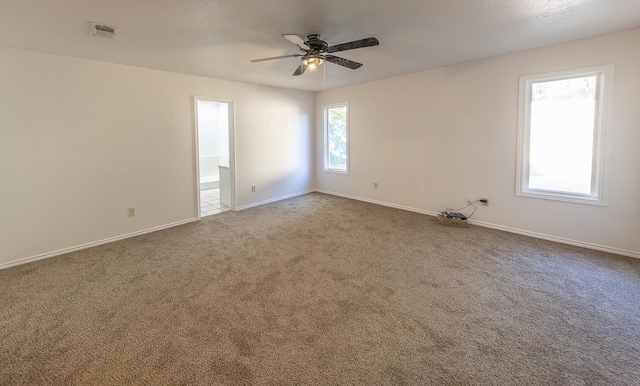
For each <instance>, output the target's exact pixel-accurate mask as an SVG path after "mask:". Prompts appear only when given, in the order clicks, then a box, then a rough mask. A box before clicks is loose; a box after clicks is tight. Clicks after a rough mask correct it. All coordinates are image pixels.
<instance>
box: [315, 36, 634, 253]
mask: <svg viewBox="0 0 640 386" xmlns="http://www.w3.org/2000/svg"><path fill="white" fill-rule="evenodd" d="M638 42H640V29H635V30H630V31H625V32H621V33H617V34H612V35H607V36H601V37H598V38H593V39H588V40H583V41H578V42H574V43H569V44H562V45H558V46H553V47H546V48H542V49H537V50H532V51H527V52H521V53H516V54H512V55H507V56H502V57H498V58H493V59H488V60H482V61H476V62H472V63H467V64H462V65H457V66H451V67H446V68H441V69H437V70H433V71H427V72H422V73H417V74H412V75H408V76H402V77H397V78H392V79H386V80H381V81H377V82H371V83H366V84H361V85H356V86H351V87H347V88H342V89H335V90H329V91H326V92H323V93H319V94H317V95H316V109H315V110H316V115H315V117H316V118H315V119H316V185H317V188H318V189H319V190H324V191H328V192H334V193H338V194H341V195H348V196H352V197H357V198H361V199H365V200H371V201H378V202H383V203H388V204H391V205H395V206H404V207H408V208H412V209H414V210H417V211H422V212H425V213H435V212H439V211H441V210H443V209H444V208H445V206H449V207H457V206H462V205H463V204H464V202H465V201H464V200H465V198H467V197H469V198H481V197H488V198H489V199H490V206H489V207H479V208H478V211H477V212H476V214H475V215H474V216H473V219H475V220H477V221H480V222H483V223H485V225H491V226H494V227H498V228H502V229H507V230H510V231H515V232H522V233H526V234H534V233H537V234H541V235H546V236H544V237H548V238H551V239H555V240H560V241H565V242H569V243H574V244H578V245H587V246H592V247H595V248H600V249H604V250H609V251H614V252H617V253H622V254H627V255H631V256H635V257H640V237H638V236H639V235H640V199H639V198H640V151H639V149H640V108H639V107H640V105H639V104H638V103H639V99H638V95H639V90H640V50H638ZM604 63H615V86H614V100H613V120H612V126H611V128H610V129H611V130H610V132H609V134H610V135H609V138H608V148H609V152H608V158H607V178H608V206H606V207H598V206H591V205H581V204H573V203H565V202H557V201H548V200H539V199H531V198H523V197H516V196H515V193H514V192H515V176H516V135H517V126H518V79H519V77H520V76H522V75H531V74H539V73H546V72H552V71H558V70H565V69H571V68H579V67H586V66H591V65H596V64H604ZM337 102H349V107H350V114H351V115H350V133H351V137H350V151H351V153H350V156H351V157H350V167H351V173H350V174H349V175H347V176H344V175H338V174H331V173H325V172H323V171H322V154H323V153H322V152H323V148H322V146H323V142H322V130H323V129H322V127H323V126H322V114H321V112H322V105H323V104H330V103H337ZM373 182H378V183H379V189H378V190H374V189H373ZM419 186H424V187H426V192H425V195H419V194H418V187H419Z"/></svg>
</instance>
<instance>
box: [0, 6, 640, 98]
mask: <svg viewBox="0 0 640 386" xmlns="http://www.w3.org/2000/svg"><path fill="white" fill-rule="evenodd" d="M92 21H93V22H98V23H104V24H107V25H113V26H116V27H118V29H117V33H116V34H117V37H116V39H115V40H104V39H99V38H94V37H90V36H89V29H90V23H91V22H92ZM639 26H640V1H639V0H396V1H391V0H340V1H338V0H317V1H309V0H263V1H257V0H102V1H98V0H0V45H1V46H8V47H16V48H22V49H28V50H34V51H40V52H47V53H54V54H61V55H67V56H74V57H81V58H88V59H95V60H101V61H108V62H114V63H122V64H129V65H135V66H140V67H147V68H155V69H161V70H167V71H174V72H180V73H185V74H193V75H200V76H206V77H212V78H221V79H228V80H236V81H242V82H249V83H256V84H263V85H269V86H278V87H286V88H292V89H299V90H309V91H319V90H322V89H324V88H326V89H330V88H336V87H342V86H347V85H352V84H356V83H362V82H367V81H372V80H377V79H382V78H388V77H392V76H397V75H402V74H408V73H413V72H419V71H424V70H428V69H432V68H437V67H442V66H446V65H450V64H455V63H462V62H468V61H471V60H476V59H480V58H486V57H491V56H497V55H502V54H506V53H511V52H516V51H522V50H527V49H531V48H536V47H541V46H546V45H552V44H557V43H563V42H567V41H572V40H577V39H582V38H587V37H591V36H596V35H602V34H606V33H610V32H615V31H620V30H624V29H629V28H635V27H639ZM283 33H289V34H297V35H299V36H301V37H306V36H307V35H308V34H312V33H318V34H320V35H321V37H322V39H324V40H326V41H327V42H328V43H329V44H330V45H335V44H338V43H344V42H347V41H352V40H358V39H362V38H366V37H370V36H374V37H376V38H378V40H380V45H379V46H377V47H368V48H362V49H357V50H353V51H347V52H339V53H337V54H336V55H337V56H342V57H345V58H348V59H351V60H355V61H358V62H361V63H364V66H363V67H362V68H360V69H358V70H350V69H347V68H343V67H340V66H337V65H334V64H330V63H327V64H325V65H323V66H321V67H320V68H318V69H316V70H314V71H309V70H308V71H307V72H306V73H305V74H303V75H302V76H296V77H294V76H292V75H291V74H292V73H293V71H294V70H295V69H296V67H297V66H298V64H299V60H300V59H299V58H287V59H280V60H277V61H268V62H261V63H250V62H249V61H250V60H251V59H257V58H263V57H270V56H278V55H287V54H295V53H298V52H299V50H298V49H297V48H296V46H294V45H293V44H291V43H290V42H288V41H287V40H285V39H284V38H282V37H281V34H283Z"/></svg>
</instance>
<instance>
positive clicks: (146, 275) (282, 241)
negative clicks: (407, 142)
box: [0, 193, 640, 385]
mask: <svg viewBox="0 0 640 386" xmlns="http://www.w3.org/2000/svg"><path fill="white" fill-rule="evenodd" d="M639 295H640V260H635V259H632V258H625V257H620V256H615V255H610V254H606V253H601V252H596V251H590V250H585V249H581V248H575V247H570V246H566V245H560V244H555V243H551V242H546V241H540V240H536V239H532V238H528V237H524V236H518V235H514V234H509V233H504V232H500V231H495V230H491V229H486V228H480V227H474V226H471V227H470V228H467V229H461V228H451V227H443V226H441V225H439V224H438V223H437V221H436V219H435V218H433V217H430V216H426V215H421V214H417V213H411V212H406V211H401V210H397V209H392V208H387V207H381V206H376V205H372V204H368V203H363V202H358V201H352V200H348V199H344V198H339V197H333V196H328V195H323V194H319V193H313V194H308V195H305V196H301V197H296V198H293V199H289V200H285V201H280V202H277V203H273V204H268V205H264V206H260V207H256V208H252V209H247V210H244V211H240V212H226V213H222V214H219V215H216V216H212V217H207V218H204V219H203V220H202V221H200V222H198V223H192V224H187V225H184V226H180V227H176V228H172V229H168V230H164V231H160V232H156V233H152V234H148V235H144V236H140V237H135V238H131V239H127V240H124V241H120V242H115V243H111V244H108V245H103V246H99V247H95V248H91V249H87V250H83V251H79V252H75V253H70V254H67V255H63V256H58V257H54V258H50V259H47V260H43V261H39V262H35V263H32V264H27V265H23V266H18V267H14V268H10V269H6V270H3V271H0V339H1V344H0V384H2V385H22V384H33V385H45V384H65V385H66V384H83V385H103V384H108V385H125V384H147V385H164V384H167V385H181V384H202V385H215V384H229V385H243V384H264V385H289V384H291V385H317V384H323V385H325V384H331V385H335V384H340V385H360V384H362V385H424V384H437V385H444V384H461V385H462V384H465V385H466V384H514V385H516V384H517V385H527V384H540V385H548V384H562V385H567V384H568V385H584V384H592V385H596V384H597V385H605V384H618V385H625V384H628V385H632V384H635V385H638V384H640V300H639V299H640V298H639Z"/></svg>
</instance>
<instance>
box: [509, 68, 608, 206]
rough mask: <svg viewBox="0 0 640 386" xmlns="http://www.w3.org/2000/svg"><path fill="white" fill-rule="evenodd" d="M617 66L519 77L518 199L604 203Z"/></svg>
mask: <svg viewBox="0 0 640 386" xmlns="http://www.w3.org/2000/svg"><path fill="white" fill-rule="evenodd" d="M612 84H613V65H605V66H598V67H591V68H583V69H578V70H571V71H564V72H560V73H554V74H545V75H535V76H526V77H522V78H520V125H519V128H518V175H517V186H516V195H518V196H525V197H536V198H543V199H550V200H559V201H569V202H577V203H585V204H593V205H605V200H604V177H603V173H604V160H605V155H604V137H605V131H606V123H607V116H608V112H607V105H608V101H609V99H610V95H611V89H610V88H611V87H610V86H611V85H612Z"/></svg>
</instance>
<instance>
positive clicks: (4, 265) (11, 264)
mask: <svg viewBox="0 0 640 386" xmlns="http://www.w3.org/2000/svg"><path fill="white" fill-rule="evenodd" d="M194 221H198V219H197V218H190V219H187V220H182V221H177V222H174V223H171V224H165V225H160V226H157V227H153V228H148V229H144V230H141V231H137V232H132V233H127V234H124V235H120V236H115V237H110V238H108V239H104V240H99V241H94V242H91V243H86V244H82V245H77V246H75V247H70V248H64V249H59V250H57V251H53V252H48V253H43V254H40V255H36V256H31V257H25V258H24V259H19V260H14V261H10V262H8V263H2V264H0V269H5V268H9V267H14V266H16V265H22V264H27V263H31V262H34V261H38V260H43V259H47V258H49V257H53V256H58V255H63V254H65V253H70V252H75V251H79V250H81V249H87V248H91V247H96V246H98V245H102V244H107V243H112V242H114V241H118V240H124V239H128V238H130V237H135V236H140V235H144V234H147V233H151V232H156V231H159V230H163V229H167V228H173V227H175V226H178V225H184V224H188V223H190V222H194Z"/></svg>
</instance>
